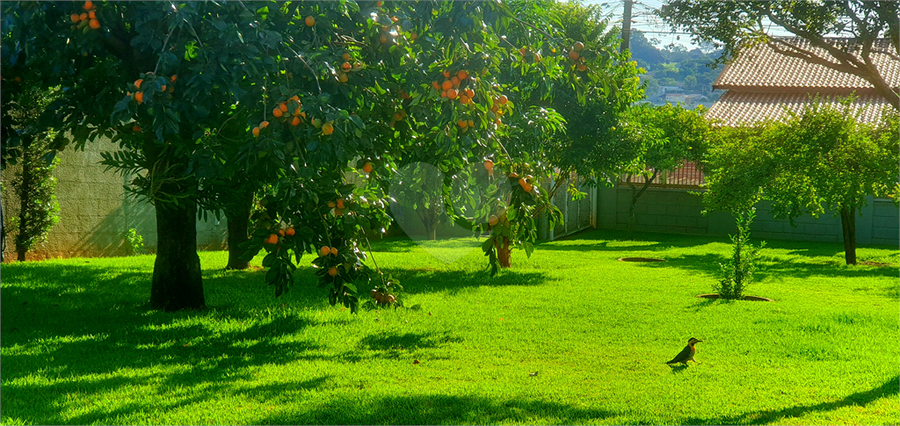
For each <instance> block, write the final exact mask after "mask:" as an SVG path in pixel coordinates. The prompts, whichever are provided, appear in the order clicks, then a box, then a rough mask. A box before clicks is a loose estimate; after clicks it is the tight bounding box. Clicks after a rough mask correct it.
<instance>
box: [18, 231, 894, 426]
mask: <svg viewBox="0 0 900 426" xmlns="http://www.w3.org/2000/svg"><path fill="white" fill-rule="evenodd" d="M621 237H623V235H622V234H619V233H615V232H609V231H593V232H589V233H585V234H581V235H580V236H577V237H575V238H571V239H568V240H565V241H557V242H552V243H544V244H541V245H539V246H538V248H537V251H536V252H535V253H534V255H533V256H532V258H531V259H526V258H525V256H524V254H523V253H522V252H521V251H517V252H514V254H513V264H514V267H513V268H512V270H509V271H504V272H502V273H501V274H500V275H499V276H497V277H495V278H490V277H489V276H488V273H487V272H486V270H485V266H486V264H485V258H484V257H483V256H482V255H481V254H480V253H479V252H477V251H472V250H471V243H470V242H466V241H460V240H457V241H448V242H439V243H433V244H431V245H429V246H428V250H425V249H423V248H421V247H420V246H418V245H417V244H415V243H414V242H412V241H410V240H406V239H398V240H390V241H381V242H376V243H375V256H376V260H377V262H378V264H379V266H381V267H382V268H384V269H385V270H387V271H388V272H390V273H391V274H393V275H394V276H395V277H397V278H398V279H400V281H401V283H402V284H403V286H404V287H405V289H406V294H405V302H406V304H407V306H412V305H419V306H420V307H421V309H420V310H412V309H398V310H377V311H361V312H360V313H359V314H356V315H353V314H351V313H350V312H349V311H348V310H345V309H341V308H340V307H331V306H328V304H327V302H326V297H325V293H324V291H323V290H321V289H318V288H316V287H315V283H314V281H313V277H312V274H311V272H307V273H301V274H300V275H301V279H300V281H299V282H298V284H297V286H296V287H295V288H294V289H293V290H292V291H291V292H289V293H288V294H286V295H285V296H282V297H281V298H278V299H276V298H274V296H273V292H272V289H271V288H268V287H267V286H266V285H265V283H264V282H263V272H262V271H261V270H259V269H254V270H251V271H223V270H221V268H222V266H223V265H224V264H225V260H226V254H225V253H217V252H210V253H202V254H201V259H202V264H203V268H204V270H203V273H204V286H205V289H206V297H207V304H208V306H209V309H207V310H206V311H203V312H177V313H165V312H157V311H152V310H149V309H148V307H147V304H146V301H147V299H148V297H149V285H150V273H151V270H152V265H153V257H151V256H141V257H132V258H113V259H70V260H59V261H47V262H40V263H26V264H4V265H3V266H2V322H0V331H2V342H0V343H2V357H0V362H2V373H0V378H2V414H0V415H2V422H3V423H4V424H20V423H26V424H95V423H97V424H148V423H149V424H210V423H214V424H460V423H464V424H485V423H487V424H508V423H513V424H532V423H537V424H577V423H591V424H739V423H751V424H762V423H773V424H897V423H898V420H900V419H898V380H900V377H898V368H900V348H898V333H900V305H898V250H897V248H896V247H864V248H861V249H860V250H859V257H860V260H866V261H872V262H879V263H887V264H888V266H856V267H848V266H845V265H842V263H843V262H842V261H843V252H842V247H841V245H840V244H821V243H816V244H813V243H796V242H781V241H769V245H768V248H766V249H764V250H763V252H762V254H763V257H764V258H763V262H762V264H761V265H760V268H759V272H758V278H759V281H758V282H757V283H755V284H754V285H753V286H752V287H751V288H750V290H749V291H748V293H749V294H752V295H758V296H764V297H768V298H771V299H773V300H774V302H750V301H741V302H728V301H718V300H708V299H700V298H696V297H695V296H696V295H697V294H701V293H709V292H711V288H712V285H713V283H714V282H715V277H716V271H717V268H718V265H717V263H718V262H722V261H724V259H725V257H726V256H728V255H729V253H730V246H729V244H728V243H727V241H726V240H724V239H722V240H715V241H711V240H710V239H707V238H700V237H686V236H673V235H661V234H637V239H636V240H633V241H627V240H619V238H621ZM461 250H466V251H462V252H461ZM432 253H434V254H435V255H437V257H435V256H434V255H432ZM629 256H632V257H656V258H663V259H666V260H667V261H666V262H662V263H625V262H619V261H617V259H618V258H620V257H629ZM439 258H440V259H445V260H446V259H451V258H459V260H457V261H455V262H452V263H446V262H444V261H441V260H438V259H439ZM309 260H310V259H309V258H305V259H304V263H306V262H308V261H309ZM259 261H260V258H257V259H256V260H255V261H254V265H259ZM690 337H697V338H699V339H702V340H704V342H702V343H699V344H698V345H697V348H698V353H697V356H696V359H697V360H698V361H700V362H701V364H698V365H694V364H693V363H692V364H691V365H690V366H689V367H687V368H682V367H677V368H672V367H669V366H667V365H666V364H665V361H668V360H669V359H671V358H672V357H673V356H674V355H675V354H676V353H678V352H679V351H680V350H681V349H682V348H683V347H684V345H685V344H686V342H687V340H688V338H690ZM417 361H418V362H417Z"/></svg>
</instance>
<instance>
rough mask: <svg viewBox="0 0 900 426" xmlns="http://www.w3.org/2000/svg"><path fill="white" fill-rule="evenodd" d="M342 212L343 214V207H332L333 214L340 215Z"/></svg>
mask: <svg viewBox="0 0 900 426" xmlns="http://www.w3.org/2000/svg"><path fill="white" fill-rule="evenodd" d="M343 214H344V210H343V209H334V215H335V216H341V215H343Z"/></svg>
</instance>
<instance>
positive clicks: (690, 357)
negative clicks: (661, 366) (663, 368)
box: [666, 337, 702, 365]
mask: <svg viewBox="0 0 900 426" xmlns="http://www.w3.org/2000/svg"><path fill="white" fill-rule="evenodd" d="M698 342H702V340H699V339H695V338H693V337H691V338H690V340H688V344H687V346H685V347H684V349H682V350H681V352H679V353H678V355H675V358H672V360H671V361H669V362H667V363H666V364H669V365H672V364H676V363H682V364H684V365H687V363H688V361H694V354H696V353H697V349H696V348H694V345H695V344H697V343H698ZM694 362H697V361H694ZM698 364H699V362H698Z"/></svg>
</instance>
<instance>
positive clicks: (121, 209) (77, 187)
mask: <svg viewBox="0 0 900 426" xmlns="http://www.w3.org/2000/svg"><path fill="white" fill-rule="evenodd" d="M116 148H117V147H116V145H115V144H113V143H110V142H109V141H105V140H102V141H97V142H93V143H88V144H87V146H86V147H85V150H84V151H73V150H72V149H67V150H65V151H63V152H61V153H59V157H60V163H59V165H58V166H57V167H56V170H55V171H54V176H56V178H57V185H56V197H57V199H58V201H59V206H60V220H59V223H57V224H56V225H55V226H54V227H53V228H52V229H51V230H50V233H49V235H48V236H47V241H46V242H45V243H43V244H41V245H39V246H38V247H36V248H35V249H34V250H32V251H31V252H29V253H28V256H27V258H28V259H29V260H40V259H48V258H59V257H93V256H120V255H124V254H127V253H128V249H127V247H128V242H127V241H126V239H125V234H126V232H127V231H128V230H129V229H131V228H134V229H135V230H137V233H138V234H140V235H141V236H143V238H144V246H145V248H146V249H148V251H150V252H152V251H154V250H155V248H156V240H157V237H156V211H155V209H154V207H153V205H152V204H149V203H147V202H146V201H142V200H138V199H135V198H134V196H133V195H131V194H129V193H127V192H126V191H125V188H124V186H125V185H126V184H127V183H128V182H130V181H131V177H123V176H122V175H120V174H118V173H116V172H115V171H112V170H110V171H106V167H105V166H103V165H101V164H100V163H99V162H100V159H101V157H100V153H101V152H104V151H114V150H115V149H116ZM17 172H18V168H17V167H15V166H13V167H9V168H7V170H4V171H3V174H2V182H3V193H2V197H3V209H4V211H3V214H4V219H5V220H6V223H7V228H6V230H7V233H8V234H7V240H6V250H5V251H4V258H5V259H6V260H7V261H8V260H10V259H15V257H16V255H15V240H14V230H12V229H10V227H9V219H10V218H11V217H12V216H14V215H17V214H18V210H19V206H18V203H19V200H18V198H17V197H16V196H15V195H14V194H13V193H12V191H11V189H10V186H9V182H10V181H11V180H12V178H13V176H14V174H15V173H17ZM210 216H211V218H210V220H207V221H201V222H199V223H198V225H197V242H198V246H199V247H198V248H200V249H201V250H204V249H205V250H218V249H222V248H224V247H225V244H226V242H227V226H226V223H225V218H224V217H223V218H222V220H221V222H220V221H216V219H215V218H214V217H212V215H210Z"/></svg>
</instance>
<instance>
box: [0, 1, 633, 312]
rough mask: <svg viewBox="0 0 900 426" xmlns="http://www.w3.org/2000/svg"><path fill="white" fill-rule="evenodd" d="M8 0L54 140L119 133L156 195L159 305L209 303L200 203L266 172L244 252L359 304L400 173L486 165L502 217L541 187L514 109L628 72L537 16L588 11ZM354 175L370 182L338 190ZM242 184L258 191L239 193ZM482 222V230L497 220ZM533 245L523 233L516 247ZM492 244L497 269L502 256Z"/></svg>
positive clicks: (10, 49)
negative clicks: (522, 147)
mask: <svg viewBox="0 0 900 426" xmlns="http://www.w3.org/2000/svg"><path fill="white" fill-rule="evenodd" d="M3 8H4V10H3V12H4V18H5V19H4V21H3V37H4V40H3V45H2V46H3V55H2V60H3V66H4V68H3V75H4V77H5V78H7V79H9V78H19V79H29V80H31V81H33V84H35V85H36V86H38V87H45V88H50V87H60V88H61V90H62V91H63V93H64V95H63V96H62V97H61V98H60V99H59V100H58V101H57V102H55V103H54V104H53V105H51V106H50V107H49V108H48V110H47V111H46V113H45V114H44V115H43V117H42V122H43V124H44V125H45V126H47V127H54V128H55V129H56V130H58V134H59V135H66V137H62V136H61V137H60V138H59V139H58V140H57V141H56V142H57V145H58V147H62V146H65V145H66V144H67V143H68V140H69V139H67V137H71V140H72V141H73V142H74V144H75V146H76V147H78V146H83V145H84V144H85V143H87V142H89V141H92V140H95V139H97V138H99V137H108V138H111V139H112V140H113V141H115V142H117V143H118V146H119V150H118V151H116V152H111V153H108V154H105V155H104V163H105V164H107V165H108V166H110V167H111V168H115V169H117V170H120V171H123V172H127V173H132V174H135V175H136V177H135V179H134V181H133V182H132V189H133V190H134V191H135V192H137V193H138V194H140V195H142V196H144V197H145V198H146V199H148V200H150V201H151V202H153V203H154V205H155V206H156V211H157V225H158V227H157V228H158V230H159V231H158V232H159V247H158V251H157V259H156V265H155V268H154V277H153V284H152V289H151V303H152V305H153V306H155V307H159V308H165V309H181V308H200V307H203V306H204V305H205V301H204V298H203V289H202V281H201V277H200V268H199V258H198V257H197V254H196V225H195V224H196V222H195V221H196V217H197V215H198V212H200V213H202V212H203V211H204V210H207V209H220V208H226V209H227V207H226V206H227V205H229V200H227V199H226V198H227V196H228V195H229V194H232V193H235V192H243V193H244V194H246V193H247V191H250V192H252V191H254V190H255V189H258V188H259V187H260V185H261V184H262V183H266V184H267V185H268V187H269V188H270V190H269V191H268V193H267V195H266V196H265V197H264V198H263V199H262V202H261V206H260V209H261V210H260V212H259V214H258V215H257V218H258V220H257V221H256V223H257V225H258V226H257V228H256V229H254V230H252V233H253V238H252V239H251V241H250V245H249V247H248V249H249V254H253V253H255V252H258V251H259V250H261V249H264V250H265V251H266V252H267V255H266V257H265V260H264V266H265V267H266V268H267V269H268V273H267V275H266V280H267V281H268V282H269V283H270V284H272V285H274V286H275V289H276V294H280V293H281V292H283V291H284V290H286V289H288V288H289V287H290V285H291V283H293V280H294V278H293V272H294V271H295V269H296V263H297V262H299V260H300V258H301V256H303V255H304V254H313V255H314V256H316V258H315V260H314V264H315V265H316V267H318V272H317V273H318V275H319V276H320V283H321V284H322V285H323V286H326V287H328V288H329V289H330V298H331V302H332V303H342V304H344V305H345V306H348V307H351V308H352V309H356V307H357V306H358V304H359V296H360V294H362V293H361V289H360V288H359V287H360V286H364V285H366V284H367V283H368V282H369V276H370V274H369V273H368V272H367V268H366V267H365V266H364V263H363V261H364V260H365V259H366V257H367V255H366V253H365V252H364V250H363V247H364V242H365V234H364V231H366V230H372V229H374V230H378V229H382V228H383V227H384V226H385V224H386V223H387V222H388V220H389V218H388V217H387V215H386V213H385V207H386V205H387V204H386V203H387V201H386V200H387V197H386V191H387V187H388V184H389V180H390V177H391V175H392V174H393V173H394V172H395V171H396V170H398V168H400V167H402V166H403V165H404V164H408V163H410V162H414V161H422V160H427V161H429V162H430V163H432V164H434V165H435V166H436V167H437V168H438V169H439V170H440V171H441V172H442V173H444V174H445V176H446V179H447V181H446V182H445V190H446V188H447V187H448V186H449V185H448V183H449V181H450V180H452V179H453V177H454V176H456V175H457V174H459V173H461V172H462V171H465V170H471V165H481V164H482V163H483V162H484V161H485V159H491V158H492V159H494V160H496V161H497V163H498V171H499V170H503V173H504V175H503V176H505V175H506V174H507V173H508V174H522V175H523V176H522V177H518V176H517V177H516V178H512V177H508V178H507V179H506V180H503V179H500V180H496V181H494V183H493V185H494V186H496V187H497V188H499V187H500V186H503V185H507V187H508V188H509V187H511V188H512V194H513V197H512V198H509V197H507V198H506V199H502V200H500V201H501V203H500V204H501V205H498V206H497V208H498V209H503V212H505V211H506V209H507V208H510V207H514V210H517V211H519V206H526V205H528V206H531V205H538V204H540V200H541V199H546V191H544V190H543V189H542V188H541V187H540V183H539V179H537V178H535V179H532V180H530V181H529V180H528V179H526V178H525V174H526V173H530V172H532V171H533V170H538V169H539V168H538V167H536V166H535V165H534V163H535V160H534V157H533V156H527V155H520V154H521V153H520V152H517V151H515V150H512V151H510V150H506V149H505V148H504V142H503V141H504V140H508V137H509V135H511V134H514V133H515V132H516V131H517V130H516V129H517V128H516V127H515V126H520V125H521V126H528V125H529V124H530V121H528V120H522V119H520V118H519V117H522V116H523V114H524V111H526V110H528V108H526V107H527V106H528V105H529V104H533V103H536V102H537V100H541V101H543V102H550V100H551V99H553V97H554V88H555V87H564V88H566V89H565V90H567V91H570V92H571V94H569V95H568V96H571V97H573V98H574V99H582V100H584V99H588V98H589V97H587V96H585V94H586V93H604V94H606V95H609V94H611V93H616V92H617V91H618V90H619V89H620V88H621V87H622V85H623V82H627V81H630V80H628V78H629V77H628V76H629V74H628V73H629V71H628V66H625V67H624V68H622V67H621V65H622V64H623V61H621V60H620V58H618V57H614V56H612V55H611V54H610V53H609V52H607V51H605V50H603V49H605V46H604V45H600V44H596V43H594V42H593V40H597V39H603V40H605V39H606V38H614V32H609V31H607V30H606V29H605V27H604V28H601V30H599V31H595V32H593V33H588V32H584V31H575V30H573V29H569V28H566V27H564V26H562V25H559V24H558V23H555V22H557V21H554V20H553V17H558V15H555V14H553V13H549V11H552V10H557V9H559V10H565V9H566V8H568V10H571V11H578V10H580V9H579V8H583V7H582V6H578V5H560V4H557V3H555V2H542V3H520V4H513V5H512V6H507V5H505V4H503V3H499V2H433V1H422V2H381V1H377V2H374V1H373V2H351V1H343V2H243V3H242V2H225V3H214V2H183V3H180V2H109V3H107V2H103V3H101V2H97V3H94V2H92V1H86V2H63V3H55V2H33V3H30V2H10V3H4V5H3ZM588 36H590V37H588ZM575 37H578V38H575ZM580 37H585V39H584V42H582V41H581V39H580ZM629 66H631V71H630V73H631V74H630V75H632V76H633V75H634V73H635V71H634V67H633V65H629ZM616 67H619V68H616ZM620 68H621V69H620ZM623 76H624V77H626V78H625V79H623V78H622V77H623ZM636 80H637V79H636V78H634V82H633V83H629V84H632V85H633V86H636V84H637V83H636ZM592 91H593V92H592ZM598 91H599V92H598ZM4 94H5V91H4ZM4 98H5V96H4ZM4 102H6V99H4ZM617 102H618V101H617ZM519 103H521V104H522V106H519V105H518V104H519ZM354 174H355V175H356V176H358V177H361V178H363V182H364V184H362V185H355V184H352V183H348V180H347V178H348V176H349V175H354ZM242 179H245V180H249V181H251V182H258V184H255V185H256V186H254V185H252V184H251V185H249V188H247V187H241V188H238V187H236V186H235V185H237V184H240V183H241V180H242ZM236 188H237V189H236ZM507 192H508V190H507ZM245 199H246V198H245ZM516 203H518V205H516ZM526 210H528V209H526ZM526 210H521V211H523V212H524V211H526ZM226 211H227V210H226ZM529 211H530V210H529ZM498 212H500V210H498ZM482 220H483V221H484V222H483V223H475V224H474V225H477V226H480V227H482V228H489V227H491V226H492V224H491V223H490V222H491V221H490V220H489V218H487V217H485V218H482ZM504 220H513V221H516V220H525V218H524V217H521V216H514V217H512V218H504ZM523 223H524V224H525V226H526V227H529V226H531V227H533V221H525V222H523ZM499 230H502V228H501V229H499ZM499 230H496V231H499ZM508 236H510V235H507V237H508ZM532 236H533V232H532V231H531V230H527V231H523V232H517V233H516V235H515V236H514V238H512V239H511V240H510V241H508V243H512V244H517V243H522V244H524V243H525V242H527V241H526V240H528V239H529V238H531V237H532ZM498 238H499V237H498ZM499 240H501V241H502V238H499ZM526 248H527V247H526ZM498 249H499V248H498ZM487 251H488V252H489V253H487V254H490V255H491V259H492V263H493V261H494V259H495V258H496V252H494V251H493V250H487ZM395 289H399V287H398V286H392V283H391V280H390V279H387V278H382V279H380V280H379V281H378V284H377V285H376V288H375V289H373V291H374V294H373V297H375V295H379V297H375V298H376V300H378V301H379V302H380V303H385V302H384V301H386V300H389V301H391V303H393V301H396V300H397V297H395V294H394V292H396V291H397V290H395ZM389 296H390V297H389Z"/></svg>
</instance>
